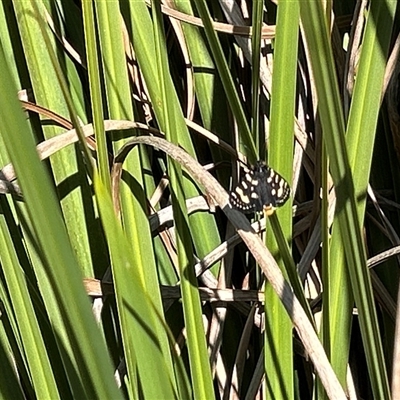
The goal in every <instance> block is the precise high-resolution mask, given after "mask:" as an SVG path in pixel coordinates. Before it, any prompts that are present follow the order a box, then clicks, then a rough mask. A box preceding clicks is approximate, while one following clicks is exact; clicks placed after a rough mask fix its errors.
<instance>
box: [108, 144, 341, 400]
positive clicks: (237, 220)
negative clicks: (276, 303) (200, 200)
mask: <svg viewBox="0 0 400 400" xmlns="http://www.w3.org/2000/svg"><path fill="white" fill-rule="evenodd" d="M138 144H146V145H149V146H153V147H155V148H157V149H159V150H162V151H164V152H165V153H167V154H168V155H169V156H170V157H172V158H173V159H174V160H175V161H177V162H178V163H179V164H181V166H182V167H183V168H184V169H186V170H187V171H188V172H189V174H190V175H191V176H192V177H193V178H194V179H195V180H196V181H197V182H199V183H200V184H201V185H202V186H203V187H204V188H205V190H206V192H207V194H208V195H209V196H210V197H212V198H213V199H214V201H215V202H216V203H217V204H218V205H219V206H220V208H221V209H222V210H223V212H224V213H225V214H226V216H227V218H228V219H229V220H230V222H231V223H232V224H233V226H234V227H235V229H236V230H237V232H238V233H239V235H240V236H241V238H242V240H243V242H244V243H245V244H246V245H247V247H248V248H249V250H250V251H251V253H252V254H253V256H254V258H255V259H256V261H257V262H258V264H259V265H260V267H261V269H262V271H263V273H264V274H265V276H266V277H267V279H268V281H269V282H270V284H271V285H272V287H273V288H274V290H275V292H276V293H277V295H278V296H279V298H280V299H281V301H282V303H283V305H284V307H285V309H286V311H287V312H288V314H289V316H290V318H291V319H292V321H293V324H294V326H295V328H296V330H297V333H298V335H299V337H300V339H301V341H302V343H303V345H304V347H305V349H306V351H307V352H308V355H309V357H310V359H311V360H312V362H313V364H314V366H315V369H316V371H317V373H318V376H319V377H320V379H321V382H322V384H323V386H324V388H325V390H326V392H327V394H328V396H329V398H331V399H346V395H345V393H344V390H343V388H342V387H341V385H340V383H339V381H338V379H337V377H336V375H335V373H334V371H333V369H332V367H331V365H330V364H329V361H328V358H327V356H326V354H325V352H324V349H323V347H322V345H321V343H320V341H319V339H318V336H317V334H316V332H315V331H314V328H313V326H312V324H311V322H310V321H309V320H308V318H307V316H306V313H305V312H304V310H303V309H302V307H301V305H300V303H299V301H298V300H297V298H296V297H295V296H294V293H293V291H292V289H291V287H290V285H289V284H288V283H287V282H286V281H285V280H284V278H283V275H282V273H281V271H280V269H279V267H278V265H277V264H276V261H275V260H274V258H273V257H272V255H271V253H270V252H269V251H268V249H267V248H266V247H265V245H264V243H263V242H262V241H261V239H260V238H259V237H258V236H257V235H256V234H255V232H254V231H253V229H252V228H251V225H250V223H249V221H248V220H247V219H246V217H245V216H244V215H243V214H241V213H240V212H238V211H236V210H233V209H232V208H231V206H230V204H229V201H228V198H229V197H228V194H227V192H226V191H225V189H224V188H223V187H222V186H221V185H220V184H219V183H218V181H217V180H216V179H215V178H214V177H213V176H212V175H211V174H209V173H208V172H207V171H205V170H204V169H203V167H202V166H201V165H200V164H199V163H198V162H197V161H195V160H194V159H193V158H192V157H190V156H189V155H188V154H187V153H186V152H185V151H184V150H182V149H181V148H179V147H177V146H175V145H173V144H171V143H169V142H167V141H166V140H164V139H160V138H155V137H143V136H142V137H136V138H134V139H132V140H131V141H130V142H128V143H127V144H126V145H125V146H124V147H123V148H121V151H120V152H119V153H118V155H117V156H116V158H115V163H114V165H113V171H112V181H113V185H112V186H113V190H114V193H118V187H119V181H120V175H121V172H122V164H123V161H124V159H125V158H126V156H127V155H128V154H129V152H130V151H131V150H132V148H133V147H134V146H136V145H138Z"/></svg>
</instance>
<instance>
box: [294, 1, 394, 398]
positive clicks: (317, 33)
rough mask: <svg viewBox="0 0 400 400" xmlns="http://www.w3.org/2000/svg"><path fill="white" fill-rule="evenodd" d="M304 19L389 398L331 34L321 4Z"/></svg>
mask: <svg viewBox="0 0 400 400" xmlns="http://www.w3.org/2000/svg"><path fill="white" fill-rule="evenodd" d="M376 7H377V9H374V7H373V11H374V12H376V11H377V10H379V8H380V5H379V6H376ZM371 11H372V10H371ZM301 15H302V20H303V24H304V32H305V35H306V38H307V42H308V46H309V48H310V49H312V50H311V51H310V56H311V63H312V69H313V73H314V77H315V80H316V88H317V94H318V100H319V107H320V117H321V122H322V125H323V128H324V134H325V140H326V146H327V150H328V154H329V157H330V161H331V170H332V176H333V179H334V182H335V184H336V195H337V206H336V207H337V221H338V224H339V228H340V234H341V240H342V242H343V246H344V250H345V255H346V260H347V265H348V266H349V273H350V279H351V282H352V288H353V293H354V297H355V300H356V304H357V306H358V307H359V309H360V311H361V313H360V324H361V331H362V334H363V341H364V345H365V350H366V355H367V363H368V368H369V373H370V379H371V384H372V388H373V391H374V396H375V397H376V398H388V397H389V388H388V382H387V377H386V371H385V368H384V362H383V353H382V346H381V342H380V337H379V333H378V324H377V318H376V312H375V307H374V301H373V297H372V289H371V283H370V278H369V274H368V273H367V272H368V270H367V267H366V260H365V253H364V248H363V243H362V238H361V232H360V223H359V220H358V216H357V206H356V203H355V183H354V179H353V178H354V177H353V176H352V172H351V165H350V160H349V157H348V153H347V149H346V144H345V136H344V119H343V113H342V109H341V107H340V100H339V99H340V98H339V92H338V87H337V82H336V80H335V69H334V63H333V56H332V53H331V52H330V44H329V35H328V29H327V26H326V22H325V17H324V14H323V11H322V7H321V6H320V5H319V4H317V3H315V2H303V3H302V4H301ZM371 16H372V17H373V18H379V13H378V14H371ZM375 23H376V21H375ZM317 49H318V50H317ZM321 59H323V60H325V61H324V63H321Z"/></svg>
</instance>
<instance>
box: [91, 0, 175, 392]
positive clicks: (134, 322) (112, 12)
mask: <svg viewBox="0 0 400 400" xmlns="http://www.w3.org/2000/svg"><path fill="white" fill-rule="evenodd" d="M96 10H97V18H98V31H99V33H100V40H99V42H100V48H101V53H102V59H103V69H104V84H105V88H106V94H107V106H108V113H109V115H110V117H111V118H112V119H126V120H135V115H134V112H133V106H132V101H131V91H130V82H129V77H128V70H127V64H126V54H125V49H124V45H123V43H124V41H123V35H122V33H123V32H122V29H120V27H121V23H122V20H121V15H120V7H119V4H118V3H116V2H101V1H100V2H97V3H96ZM116 27H119V29H116ZM113 139H114V141H113V148H114V152H115V153H116V152H117V151H118V150H119V149H120V148H121V146H122V145H123V144H124V142H125V141H126V139H123V137H120V136H118V135H117V134H115V136H114V137H113ZM144 157H145V155H144ZM124 170H125V172H124V174H125V175H124V176H123V179H122V180H121V191H120V203H121V215H122V221H123V226H124V231H125V234H126V236H127V238H128V240H129V242H130V243H131V246H132V248H133V255H134V260H135V268H136V269H137V271H138V273H139V276H140V281H141V282H142V285H144V286H145V288H146V291H147V292H148V293H152V294H153V296H154V303H155V304H156V306H157V309H158V310H159V311H160V312H161V313H162V300H161V294H160V287H159V282H158V275H157V267H156V263H155V258H154V249H153V245H152V238H151V232H150V227H149V223H148V218H147V215H146V210H147V204H146V198H145V193H144V190H143V176H142V163H141V154H140V150H139V148H136V149H134V151H132V152H131V153H130V155H129V158H128V159H127V160H126V162H125V163H124ZM108 240H109V241H110V239H108ZM110 251H111V254H113V252H114V249H112V248H110ZM117 268H118V266H113V275H114V280H115V285H116V287H117V288H118V289H117V290H118V293H117V298H118V299H119V303H118V304H119V310H118V311H119V318H120V322H121V330H122V338H123V343H124V353H125V357H126V363H127V367H128V375H129V385H130V392H131V394H132V395H134V394H135V393H138V391H143V395H144V397H146V398H159V397H160V396H161V393H162V391H163V390H164V389H165V390H166V391H167V393H169V395H172V392H173V388H174V382H172V381H171V377H172V376H173V365H172V358H171V354H170V352H169V343H168V337H167V334H166V332H165V329H164V326H163V324H162V323H161V321H159V319H155V320H154V321H153V327H152V332H154V334H155V336H156V337H157V340H158V341H159V346H160V348H161V353H152V357H148V356H147V355H146V349H147V351H148V352H149V353H150V352H151V351H152V350H151V348H149V347H148V346H150V347H151V342H149V340H148V338H146V331H145V330H143V327H142V326H141V321H140V318H143V319H146V318H147V317H146V315H145V314H142V311H143V309H141V310H140V312H139V310H137V311H135V312H137V313H138V315H137V316H136V317H135V315H133V314H132V310H136V308H133V307H134V305H135V307H136V303H134V302H133V303H132V302H131V301H129V302H127V301H125V299H132V297H131V293H130V292H131V290H132V289H131V288H129V286H128V285H126V284H125V281H126V279H127V278H126V276H124V273H123V271H125V270H122V271H119V270H118V271H117ZM132 332H138V335H139V337H140V339H139V341H138V342H135V341H134V340H133V338H132ZM138 343H140V346H142V347H141V348H140V349H138V348H137V344H138ZM144 344H145V345H144ZM142 350H143V351H142ZM161 356H163V357H165V359H163V360H162V361H160V359H159V357H161ZM167 359H168V360H169V361H167ZM159 365H163V366H164V369H165V370H164V373H163V374H160V375H159V377H158V380H159V382H158V385H154V382H153V380H152V379H148V377H149V376H151V374H152V371H153V370H155V369H157V368H159ZM139 371H140V373H139ZM171 384H172V386H171Z"/></svg>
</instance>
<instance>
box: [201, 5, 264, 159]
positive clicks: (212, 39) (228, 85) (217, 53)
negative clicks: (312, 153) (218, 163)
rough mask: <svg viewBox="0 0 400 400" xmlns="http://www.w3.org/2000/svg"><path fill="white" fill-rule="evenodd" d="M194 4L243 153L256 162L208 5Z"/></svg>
mask: <svg viewBox="0 0 400 400" xmlns="http://www.w3.org/2000/svg"><path fill="white" fill-rule="evenodd" d="M194 3H195V5H196V8H197V10H198V12H199V14H200V17H201V19H202V21H203V24H204V30H205V34H206V36H207V39H208V44H209V46H210V49H211V53H212V55H213V57H214V62H215V64H216V66H217V69H218V73H219V76H220V78H221V81H222V85H223V86H224V89H225V92H226V96H227V98H228V102H229V104H230V106H231V109H232V112H233V115H234V116H235V118H236V122H237V124H238V129H239V138H240V140H242V141H243V143H241V145H242V146H243V149H242V150H243V151H242V152H243V153H244V154H247V155H248V156H249V159H250V161H251V162H254V161H255V160H256V159H257V158H258V155H257V152H256V146H255V144H254V140H253V139H252V137H251V133H250V129H249V126H248V124H247V120H246V116H245V114H244V111H243V107H242V105H241V104H240V100H239V96H238V94H237V92H236V88H235V85H234V82H233V79H232V75H231V73H230V71H229V68H228V64H227V62H226V60H225V56H224V53H223V51H222V47H221V44H220V42H219V40H218V37H217V34H216V32H215V30H214V28H213V26H212V24H211V16H210V13H209V10H208V8H207V4H206V2H205V1H204V0H195V2H194Z"/></svg>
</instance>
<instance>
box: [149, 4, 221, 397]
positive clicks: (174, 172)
mask: <svg viewBox="0 0 400 400" xmlns="http://www.w3.org/2000/svg"><path fill="white" fill-rule="evenodd" d="M152 6H153V7H152V10H153V20H154V34H155V36H154V39H155V44H156V47H155V49H156V55H157V61H158V63H157V67H158V76H159V82H160V92H161V97H162V104H163V110H164V112H163V114H164V117H165V120H166V121H167V124H166V131H165V135H166V139H167V140H169V141H170V142H172V143H176V144H178V143H179V136H178V135H177V134H176V125H175V120H174V118H173V116H174V114H175V112H174V109H173V108H174V107H173V104H171V103H169V102H168V92H167V81H168V80H169V67H168V58H167V53H166V47H165V42H164V35H163V33H162V32H163V24H162V15H161V10H160V8H159V4H156V3H155V2H154V1H153V3H152ZM168 175H169V178H170V185H171V203H172V208H173V213H174V222H175V235H176V243H177V250H178V264H179V269H180V277H181V290H182V302H183V314H184V318H185V326H186V330H187V347H188V352H189V364H190V372H191V377H192V385H193V395H194V398H196V399H213V398H214V390H213V385H212V378H211V370H210V364H209V360H208V352H207V345H206V339H205V334H204V330H203V323H202V310H201V302H200V295H199V292H198V288H197V279H196V275H195V273H194V269H193V265H192V260H193V248H192V242H191V239H190V236H191V235H190V230H189V220H188V215H187V209H186V203H185V196H184V191H183V187H182V183H181V182H182V180H183V176H182V170H181V167H180V165H179V164H178V163H176V162H175V161H173V160H171V159H168Z"/></svg>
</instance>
